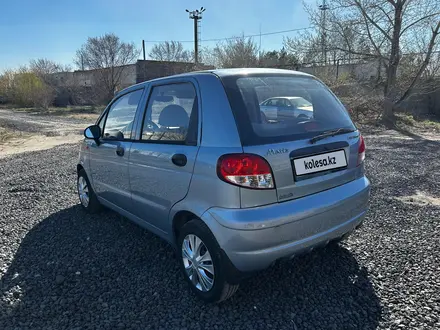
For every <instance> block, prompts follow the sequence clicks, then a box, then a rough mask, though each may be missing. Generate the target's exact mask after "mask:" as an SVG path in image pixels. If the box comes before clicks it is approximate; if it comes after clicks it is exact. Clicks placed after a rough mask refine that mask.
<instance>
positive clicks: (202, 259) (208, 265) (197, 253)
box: [182, 234, 214, 292]
mask: <svg viewBox="0 0 440 330" xmlns="http://www.w3.org/2000/svg"><path fill="white" fill-rule="evenodd" d="M182 259H183V265H184V266H185V272H186V275H187V276H188V278H189V280H190V281H191V283H192V284H193V285H194V286H195V287H196V288H197V289H198V290H200V291H202V292H207V291H209V290H211V289H212V287H213V285H214V265H213V262H212V258H211V254H210V253H209V251H208V248H207V247H206V245H205V244H204V243H203V241H202V240H201V239H200V238H199V237H197V236H196V235H194V234H190V235H187V236H186V237H185V239H184V240H183V242H182Z"/></svg>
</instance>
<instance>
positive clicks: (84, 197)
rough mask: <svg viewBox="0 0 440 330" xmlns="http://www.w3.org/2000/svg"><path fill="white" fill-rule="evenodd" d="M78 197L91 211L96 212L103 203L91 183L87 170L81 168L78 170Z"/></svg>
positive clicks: (84, 206)
mask: <svg viewBox="0 0 440 330" xmlns="http://www.w3.org/2000/svg"><path fill="white" fill-rule="evenodd" d="M76 186H77V189H78V197H79V201H80V202H81V206H82V207H83V208H84V209H85V210H86V211H87V212H89V213H96V212H98V211H99V210H100V209H101V204H100V203H99V200H98V198H97V197H96V195H95V192H94V191H93V188H92V186H91V185H90V181H89V178H88V177H87V174H86V171H84V169H81V170H80V171H79V172H78V179H77V185H76Z"/></svg>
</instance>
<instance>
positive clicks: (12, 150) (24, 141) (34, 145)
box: [0, 134, 82, 158]
mask: <svg viewBox="0 0 440 330" xmlns="http://www.w3.org/2000/svg"><path fill="white" fill-rule="evenodd" d="M81 139H82V136H81V135H79V134H69V135H64V136H45V135H33V136H30V137H27V138H12V139H10V140H9V141H7V142H6V143H3V144H0V158H4V157H7V156H10V155H14V154H18V153H22V152H28V151H38V150H46V149H50V148H53V147H55V146H58V145H61V144H74V143H78V142H79V141H80V140H81Z"/></svg>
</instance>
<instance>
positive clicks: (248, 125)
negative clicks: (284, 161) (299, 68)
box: [222, 74, 356, 145]
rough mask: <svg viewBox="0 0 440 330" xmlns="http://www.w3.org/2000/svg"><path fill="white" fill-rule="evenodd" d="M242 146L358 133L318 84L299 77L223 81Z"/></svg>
mask: <svg viewBox="0 0 440 330" xmlns="http://www.w3.org/2000/svg"><path fill="white" fill-rule="evenodd" d="M222 81H223V85H224V86H225V90H226V93H227V95H228V98H229V102H230V104H231V107H232V110H233V112H234V116H235V119H236V122H237V126H238V129H239V133H240V137H241V141H242V144H243V145H258V144H269V143H277V142H286V141H292V140H298V139H306V138H310V137H313V136H315V135H318V134H320V133H322V132H325V131H328V130H333V129H337V128H348V129H353V130H355V129H356V128H355V126H354V124H353V122H352V121H351V119H350V117H349V115H348V113H347V111H346V110H345V108H344V107H343V106H342V104H341V103H340V102H339V101H338V100H337V99H336V97H335V96H334V95H333V94H332V93H331V92H330V90H329V89H328V88H327V87H326V86H325V85H324V84H322V83H321V82H319V81H318V80H316V79H314V78H311V77H301V76H296V75H290V74H284V75H267V74H264V75H263V74H262V75H246V76H226V77H223V78H222Z"/></svg>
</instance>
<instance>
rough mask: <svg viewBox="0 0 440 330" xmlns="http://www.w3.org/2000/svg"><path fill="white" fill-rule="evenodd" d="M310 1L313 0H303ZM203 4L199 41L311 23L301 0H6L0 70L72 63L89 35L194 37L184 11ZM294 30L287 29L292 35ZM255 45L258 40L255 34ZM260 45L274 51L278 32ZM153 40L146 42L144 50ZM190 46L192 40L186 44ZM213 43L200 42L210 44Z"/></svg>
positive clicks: (0, 37) (139, 38)
mask: <svg viewBox="0 0 440 330" xmlns="http://www.w3.org/2000/svg"><path fill="white" fill-rule="evenodd" d="M306 1H307V2H308V3H314V2H315V0H306ZM201 6H204V7H205V8H206V12H205V13H204V17H203V20H202V40H203V39H212V38H223V37H230V36H233V35H241V34H242V33H244V34H245V35H250V34H258V33H259V32H260V26H261V31H262V33H265V32H273V31H281V30H288V29H295V28H302V27H307V26H309V22H308V18H307V15H306V13H305V12H304V10H303V3H302V0H270V1H269V0H235V1H234V0H217V1H213V0H186V1H183V0H161V1H158V0H154V1H152V0H124V1H120V0H118V1H115V0H105V1H104V0H38V1H37V0H21V1H4V2H3V3H2V4H1V13H2V14H1V20H0V71H2V70H4V69H7V68H16V67H18V66H20V65H22V64H26V63H28V62H29V60H31V59H36V58H48V59H51V60H54V61H57V62H60V63H63V64H71V63H72V58H73V56H74V55H75V52H76V50H77V49H78V48H79V47H80V46H81V45H82V44H83V43H84V42H85V41H86V40H87V37H89V36H99V35H102V34H104V33H107V32H113V33H115V34H116V35H118V36H119V37H120V38H121V39H122V40H124V41H132V42H135V43H136V45H139V47H140V46H141V42H142V39H145V40H193V25H192V21H190V20H189V19H188V13H186V12H185V9H189V10H193V9H197V8H200V7H201ZM294 34H295V32H291V33H286V34H285V36H293V35H294ZM255 41H256V42H257V43H258V42H259V38H255ZM261 41H262V42H261V47H262V49H278V48H280V47H281V46H282V41H283V36H282V35H270V36H263V37H262V39H261ZM152 45H153V43H148V42H147V44H146V46H147V54H148V48H150V47H151V46H152ZM184 45H185V47H187V48H191V49H192V47H193V44H192V43H184ZM214 45H215V42H209V43H208V42H205V43H204V42H202V46H214Z"/></svg>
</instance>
